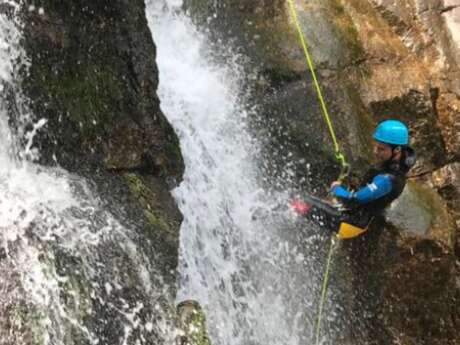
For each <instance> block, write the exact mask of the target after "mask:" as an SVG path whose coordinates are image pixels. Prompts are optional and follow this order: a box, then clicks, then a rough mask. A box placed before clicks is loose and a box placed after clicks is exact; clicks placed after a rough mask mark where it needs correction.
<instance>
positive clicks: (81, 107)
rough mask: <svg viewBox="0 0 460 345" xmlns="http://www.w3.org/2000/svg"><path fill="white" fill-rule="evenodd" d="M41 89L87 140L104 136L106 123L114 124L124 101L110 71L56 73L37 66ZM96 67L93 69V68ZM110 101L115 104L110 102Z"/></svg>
mask: <svg viewBox="0 0 460 345" xmlns="http://www.w3.org/2000/svg"><path fill="white" fill-rule="evenodd" d="M38 68H39V70H38V71H36V74H37V75H39V76H40V79H41V83H40V84H41V87H42V88H43V90H44V91H45V93H46V94H47V95H50V97H52V102H53V103H54V104H55V107H56V108H57V109H65V110H66V111H67V115H68V119H69V120H70V121H72V122H73V123H74V124H75V125H76V126H77V127H78V128H80V131H81V132H82V133H83V134H84V136H85V138H88V139H94V138H95V137H97V136H100V135H101V134H103V133H105V131H106V128H105V124H109V125H111V124H112V123H113V119H114V115H117V111H116V109H117V106H118V100H121V99H122V95H121V94H120V89H119V88H118V86H117V81H116V80H115V77H114V76H113V75H112V74H111V73H110V72H109V71H107V70H98V71H97V72H96V71H94V70H93V71H91V68H90V67H89V66H88V67H87V68H86V69H85V68H82V69H81V72H79V73H73V72H70V71H69V72H66V73H61V74H55V73H53V71H52V70H50V69H48V68H47V67H38ZM92 68H93V69H94V68H95V67H94V66H93V67H92ZM107 99H110V100H112V102H111V103H110V102H107Z"/></svg>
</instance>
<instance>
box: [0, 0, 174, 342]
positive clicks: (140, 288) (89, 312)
mask: <svg viewBox="0 0 460 345" xmlns="http://www.w3.org/2000/svg"><path fill="white" fill-rule="evenodd" d="M2 5H4V6H6V7H7V8H8V10H7V11H5V8H3V9H2V12H1V13H0V58H1V59H0V89H1V91H2V92H0V215H1V217H0V277H1V278H0V310H2V312H1V313H0V342H1V343H2V344H18V345H21V344H32V343H33V344H43V345H48V344H50V345H51V344H53V345H61V344H62V345H64V344H65V345H71V344H120V345H121V344H159V343H162V344H172V343H173V339H174V334H173V333H174V332H173V331H172V325H171V317H170V316H168V314H167V312H166V311H164V310H163V308H165V307H167V304H168V303H169V302H168V300H167V299H168V298H167V294H168V287H167V286H166V285H165V284H164V283H163V282H162V281H161V276H160V275H159V274H158V272H157V269H156V267H155V265H154V263H152V258H148V257H147V256H146V254H145V252H143V250H142V249H141V247H140V245H139V242H141V241H139V239H138V237H139V236H138V235H137V234H136V233H135V231H134V230H135V229H134V227H132V226H130V224H129V223H130V222H129V220H128V219H126V218H123V217H124V216H123V215H124V212H123V210H122V209H120V210H119V213H117V217H115V216H114V215H113V213H111V212H109V211H107V201H106V200H104V199H102V198H101V197H99V196H98V194H97V193H96V192H94V190H95V189H96V187H95V184H94V182H92V181H89V180H86V179H83V178H82V177H80V176H77V175H75V174H70V173H69V172H67V171H65V170H63V169H61V168H58V167H44V166H40V165H38V164H36V163H35V158H36V157H37V155H39V152H38V151H37V150H36V149H35V148H34V136H35V134H36V132H37V131H40V130H46V119H38V120H34V121H32V119H33V116H32V114H30V112H29V110H28V108H27V99H26V98H25V97H24V96H23V95H22V92H21V87H20V85H21V75H22V72H24V70H27V65H28V61H27V57H26V56H25V53H24V50H23V49H22V48H21V45H20V41H21V39H22V24H21V22H20V20H19V19H18V18H19V17H20V16H19V14H18V12H20V11H21V8H20V5H18V4H17V3H16V2H14V1H8V2H7V1H4V2H3V3H2ZM21 71H22V72H21ZM11 124H14V125H13V126H11ZM144 242H145V241H144ZM165 296H166V297H165Z"/></svg>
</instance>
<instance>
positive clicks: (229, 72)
mask: <svg viewBox="0 0 460 345" xmlns="http://www.w3.org/2000/svg"><path fill="white" fill-rule="evenodd" d="M147 17H148V20H149V24H150V27H151V31H152V33H153V36H154V41H155V43H156V45H157V54H158V56H157V63H158V66H159V71H160V89H159V96H160V100H161V107H162V110H163V111H164V113H165V114H166V116H167V118H168V119H169V121H170V122H171V123H172V125H173V126H174V128H175V130H176V132H177V133H178V136H179V139H180V143H181V149H182V153H183V156H184V159H185V165H186V170H185V175H184V181H183V183H182V184H181V185H180V187H179V188H177V189H176V190H175V191H174V195H175V198H176V200H177V201H178V203H179V206H180V209H181V211H182V213H183V215H184V222H183V224H182V228H181V239H180V242H181V247H180V251H181V252H180V253H181V257H180V274H181V277H180V291H179V296H178V300H179V301H181V300H184V299H195V300H198V301H199V302H200V303H201V304H202V305H203V307H204V309H205V311H206V315H207V318H208V327H209V333H210V336H211V341H212V343H213V344H214V345H243V344H244V345H248V344H261V345H262V344H264V345H271V344H273V345H275V344H276V345H287V344H308V343H309V341H310V340H311V335H312V324H313V322H314V312H315V308H316V303H315V298H316V296H317V290H316V289H317V285H318V279H317V276H316V274H315V272H316V271H318V270H314V269H313V267H312V265H313V262H314V260H312V258H311V257H310V258H306V257H307V256H311V253H312V252H313V251H312V252H311V253H309V251H310V250H313V248H314V247H315V245H317V241H318V238H316V237H315V236H314V235H311V236H306V235H305V234H303V235H302V234H300V233H297V232H295V231H296V230H299V229H294V228H293V226H292V224H293V223H294V221H293V220H292V219H289V214H288V211H286V210H285V208H283V207H282V205H285V204H286V201H287V199H288V195H287V193H275V192H273V191H272V189H271V188H270V183H268V186H267V183H266V181H264V183H262V181H263V180H264V172H263V169H262V168H261V166H262V162H261V159H260V157H261V155H260V152H261V151H260V150H261V141H260V140H258V138H256V137H254V135H253V134H251V131H250V130H249V129H248V126H249V124H248V123H249V121H248V119H249V118H251V117H257V116H258V111H257V109H255V108H249V107H248V106H247V102H246V100H245V95H244V93H243V90H242V89H241V85H243V78H244V76H243V75H242V68H241V65H239V64H238V61H240V59H239V58H238V56H235V59H234V62H233V63H230V64H228V63H227V64H222V63H218V62H216V59H214V57H215V52H213V51H212V50H211V46H212V45H211V44H209V42H208V41H207V37H206V33H205V32H203V31H201V30H199V29H197V28H196V27H195V26H194V25H193V24H192V21H191V20H190V19H189V18H188V17H187V15H186V14H184V13H183V10H182V1H180V0H179V1H178V0H151V1H147ZM228 55H231V52H229V54H228ZM286 154H287V153H286ZM306 340H307V341H306Z"/></svg>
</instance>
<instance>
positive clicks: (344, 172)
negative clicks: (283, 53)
mask: <svg viewBox="0 0 460 345" xmlns="http://www.w3.org/2000/svg"><path fill="white" fill-rule="evenodd" d="M288 3H289V7H290V9H291V13H292V19H293V20H294V24H295V26H296V28H297V32H298V34H299V39H300V44H301V45H302V48H303V51H304V53H305V60H306V62H307V66H308V68H309V69H310V72H311V75H312V77H313V83H314V85H315V89H316V93H317V94H318V99H319V102H320V104H321V110H322V112H323V116H324V119H325V120H326V124H327V126H328V128H329V133H330V135H331V138H332V142H333V143H334V150H335V157H336V159H337V160H338V161H339V162H340V164H341V165H342V172H341V177H340V178H339V180H340V179H342V178H344V177H345V176H346V175H347V174H348V164H347V161H346V159H345V156H344V154H343V153H342V152H341V151H340V147H339V144H338V142H337V137H336V135H335V132H334V127H333V126H332V122H331V117H330V116H329V112H328V111H327V107H326V102H325V101H324V97H323V94H322V92H321V88H320V86H319V82H318V78H317V77H316V72H315V67H314V65H313V60H312V58H311V56H310V52H309V51H308V45H307V41H306V39H305V34H304V32H303V31H302V27H301V26H300V22H299V19H298V18H297V10H296V7H295V5H294V1H293V0H288Z"/></svg>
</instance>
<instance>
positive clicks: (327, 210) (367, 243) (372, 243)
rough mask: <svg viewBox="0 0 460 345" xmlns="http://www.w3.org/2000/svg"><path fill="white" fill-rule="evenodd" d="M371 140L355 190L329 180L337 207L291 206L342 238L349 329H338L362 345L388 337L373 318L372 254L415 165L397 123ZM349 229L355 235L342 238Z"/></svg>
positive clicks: (376, 273) (375, 268) (375, 261)
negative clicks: (370, 161) (369, 160)
mask: <svg viewBox="0 0 460 345" xmlns="http://www.w3.org/2000/svg"><path fill="white" fill-rule="evenodd" d="M373 139H374V143H373V153H374V157H375V160H376V161H377V164H376V165H374V166H372V167H370V168H369V169H368V171H367V173H366V174H365V175H364V176H363V178H362V180H361V183H360V184H359V185H358V186H357V188H355V189H351V188H347V187H346V186H344V185H343V184H342V183H341V182H339V181H335V182H333V183H332V185H331V190H330V192H331V194H332V196H333V197H334V198H335V199H336V200H337V201H338V202H334V203H329V202H326V201H324V200H321V199H317V198H315V197H311V196H308V195H307V196H304V198H302V199H294V200H293V201H292V203H291V206H292V207H293V209H294V210H295V211H296V212H297V213H298V214H301V215H303V216H305V217H306V218H307V219H309V220H312V221H314V222H317V223H319V222H321V224H324V225H325V227H326V228H327V229H329V231H332V232H338V234H339V237H342V238H345V239H347V240H345V241H342V248H343V250H344V251H345V253H347V254H346V258H347V259H346V260H345V261H344V262H345V265H346V267H348V268H349V269H348V270H345V271H346V272H348V273H349V275H348V280H350V281H351V286H352V287H353V289H352V290H351V296H352V301H353V307H352V308H351V315H350V316H349V317H346V319H347V320H349V321H347V322H349V327H348V326H347V327H345V328H344V329H348V330H349V331H350V332H351V336H352V337H353V339H361V341H362V342H363V343H365V344H374V341H375V339H373V338H376V335H378V334H383V335H384V336H382V337H381V338H388V339H390V338H391V337H390V336H389V335H388V337H386V332H387V331H386V330H385V329H384V327H383V326H382V325H381V322H380V321H379V320H378V316H377V315H378V312H377V310H378V305H379V303H380V302H379V301H380V298H379V296H380V294H381V285H382V284H381V282H382V276H381V274H382V273H381V272H383V270H384V263H383V262H382V261H381V259H380V256H379V255H378V254H377V253H378V250H379V243H381V234H382V231H383V229H384V228H386V229H391V226H390V225H389V224H387V223H386V222H385V219H384V211H385V209H386V208H387V207H388V206H389V205H390V204H391V203H392V202H393V201H394V200H396V199H397V198H398V197H399V196H400V195H401V193H402V192H403V190H404V187H405V185H406V179H407V173H408V172H409V170H410V169H411V168H412V167H413V165H414V164H415V152H414V150H413V149H412V148H411V147H410V146H409V130H408V128H407V126H406V125H405V124H404V123H403V122H401V121H398V120H392V119H391V120H385V121H383V122H381V123H380V124H378V126H377V127H376V129H375V131H374V133H373ZM347 226H349V227H347ZM350 227H351V229H352V230H356V231H351V232H348V233H347V231H346V230H349V229H350ZM343 230H345V231H343ZM342 232H344V233H343V234H342V235H341V233H342ZM340 235H341V236H340ZM389 236H393V235H392V234H389ZM371 335H373V336H374V337H373V336H371ZM379 337H380V336H379Z"/></svg>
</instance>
